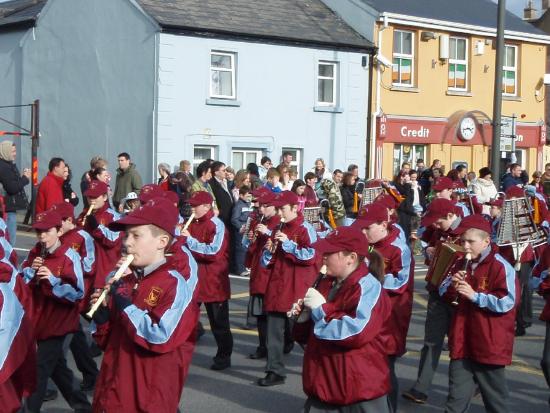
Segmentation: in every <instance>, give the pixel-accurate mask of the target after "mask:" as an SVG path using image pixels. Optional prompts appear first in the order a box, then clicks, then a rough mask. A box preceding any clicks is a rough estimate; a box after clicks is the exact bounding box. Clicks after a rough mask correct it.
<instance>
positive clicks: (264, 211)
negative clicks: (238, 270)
mask: <svg viewBox="0 0 550 413" xmlns="http://www.w3.org/2000/svg"><path fill="white" fill-rule="evenodd" d="M256 195H257V198H256V201H257V202H258V204H259V207H258V209H259V216H257V217H255V218H254V220H253V221H252V223H251V224H250V231H249V233H248V234H247V236H246V237H243V243H244V245H245V246H246V247H247V248H248V249H247V252H246V261H245V263H246V266H247V267H249V268H250V283H249V288H250V297H251V300H250V304H249V309H248V311H249V314H250V315H251V316H254V317H256V320H257V326H258V339H259V345H258V348H257V349H256V351H255V352H254V353H252V354H250V356H249V358H251V359H253V360H255V359H262V358H265V357H266V356H267V344H266V335H267V316H266V313H265V311H264V294H265V291H266V289H267V283H268V281H269V275H270V273H271V269H270V268H266V267H263V266H262V265H261V260H262V254H263V250H264V246H265V244H266V242H267V240H268V239H269V237H270V236H271V235H272V234H273V233H274V232H275V231H276V229H277V227H278V225H279V222H280V221H281V217H280V216H279V215H278V214H277V209H276V208H275V206H274V205H273V204H272V203H273V201H274V200H275V198H276V196H275V193H274V192H272V191H270V190H269V189H267V188H264V187H261V188H259V189H257V190H256Z"/></svg>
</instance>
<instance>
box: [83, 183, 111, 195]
mask: <svg viewBox="0 0 550 413" xmlns="http://www.w3.org/2000/svg"><path fill="white" fill-rule="evenodd" d="M108 192H109V187H108V186H107V184H106V183H105V182H103V181H97V180H94V181H91V182H90V186H88V189H86V190H85V191H84V196H87V197H90V198H99V197H100V196H101V195H106V194H107V193H108Z"/></svg>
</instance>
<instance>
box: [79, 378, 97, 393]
mask: <svg viewBox="0 0 550 413" xmlns="http://www.w3.org/2000/svg"><path fill="white" fill-rule="evenodd" d="M94 387H95V378H94V379H92V380H82V382H80V390H82V391H92V390H93V389H94Z"/></svg>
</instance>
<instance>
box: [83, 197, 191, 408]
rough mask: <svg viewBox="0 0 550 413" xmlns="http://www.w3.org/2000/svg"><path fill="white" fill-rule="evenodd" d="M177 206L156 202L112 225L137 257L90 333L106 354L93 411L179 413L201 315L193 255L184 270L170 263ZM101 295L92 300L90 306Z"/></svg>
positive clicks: (96, 316) (112, 286) (115, 285)
mask: <svg viewBox="0 0 550 413" xmlns="http://www.w3.org/2000/svg"><path fill="white" fill-rule="evenodd" d="M177 217H178V212H177V209H176V208H175V207H174V206H173V205H172V204H171V203H170V202H169V201H167V200H165V199H158V198H157V199H153V200H151V201H149V202H148V203H147V204H146V205H144V206H141V207H140V208H138V209H136V210H134V211H132V212H130V213H129V214H128V215H127V216H125V217H124V218H122V219H121V220H119V221H117V222H114V223H112V224H111V229H113V230H116V231H120V230H124V231H126V238H125V240H124V246H125V248H126V250H127V252H128V254H132V255H133V256H134V260H133V262H132V264H131V270H130V269H129V270H127V272H126V275H125V276H124V277H123V278H121V279H120V280H119V281H117V282H114V283H113V282H112V281H111V282H109V285H110V291H111V299H110V300H109V301H110V302H109V303H108V304H107V303H104V304H105V305H102V306H100V308H99V310H97V311H96V313H95V314H94V316H93V320H94V323H93V325H92V330H94V329H95V331H94V338H95V339H96V341H97V342H98V344H99V345H100V346H101V347H102V348H103V349H105V355H104V357H103V363H102V365H101V369H100V373H99V378H98V380H97V384H96V389H95V392H94V402H93V411H94V412H97V413H100V412H101V413H103V412H120V413H134V412H175V411H176V410H177V408H178V404H179V400H180V397H181V392H182V389H183V385H184V382H185V379H186V377H187V373H188V369H189V364H190V363H191V356H192V353H193V349H194V347H195V334H194V333H195V326H196V324H197V319H198V317H199V306H198V305H197V302H196V292H197V283H198V278H197V265H196V262H195V260H194V259H193V257H192V256H191V255H190V254H188V255H187V259H188V265H186V266H180V267H179V268H183V267H185V268H187V270H188V271H187V272H185V273H180V272H179V271H178V270H177V269H176V268H175V267H174V266H173V265H172V262H171V261H170V260H169V261H167V260H166V257H165V251H166V250H167V249H168V248H169V247H170V245H171V243H172V237H173V236H174V230H175V227H176V224H177ZM99 295H100V293H99V292H96V293H94V294H93V295H92V300H91V301H92V303H93V302H95V300H97V298H98V297H99Z"/></svg>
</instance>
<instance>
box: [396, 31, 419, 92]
mask: <svg viewBox="0 0 550 413" xmlns="http://www.w3.org/2000/svg"><path fill="white" fill-rule="evenodd" d="M395 32H399V33H410V34H411V54H410V55H409V54H406V53H397V52H395V51H394V50H393V49H394V48H395V45H392V85H394V86H399V87H414V32H413V31H411V30H401V29H397V30H394V38H395ZM396 58H398V59H411V83H401V72H399V82H394V81H393V66H394V63H393V60H394V59H396Z"/></svg>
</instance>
